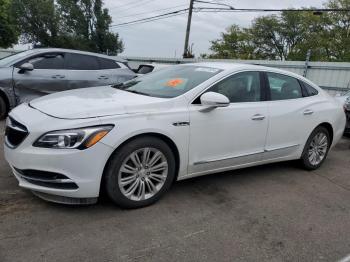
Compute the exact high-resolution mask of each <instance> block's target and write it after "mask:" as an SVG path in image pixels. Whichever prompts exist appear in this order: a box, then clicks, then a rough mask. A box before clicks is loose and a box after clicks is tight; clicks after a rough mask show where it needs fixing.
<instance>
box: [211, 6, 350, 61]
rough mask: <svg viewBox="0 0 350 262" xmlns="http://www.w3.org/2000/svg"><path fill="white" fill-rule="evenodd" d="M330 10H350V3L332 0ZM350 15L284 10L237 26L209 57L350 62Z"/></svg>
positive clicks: (223, 36) (215, 44) (215, 45)
mask: <svg viewBox="0 0 350 262" xmlns="http://www.w3.org/2000/svg"><path fill="white" fill-rule="evenodd" d="M325 8H330V9H350V0H330V1H329V2H328V3H326V4H325ZM349 46H350V12H339V11H332V12H324V13H322V15H314V14H313V12H311V11H310V12H308V11H305V12H297V11H295V12H294V11H284V12H281V14H279V15H268V16H261V17H258V18H256V19H255V20H254V21H253V22H252V25H251V27H250V28H240V27H238V26H237V25H233V26H231V27H230V28H228V29H227V30H226V32H225V33H222V34H221V38H220V39H217V40H214V41H212V42H211V47H210V50H211V51H212V52H213V54H211V55H207V57H227V58H243V59H273V60H275V59H278V60H304V59H305V57H306V54H307V52H308V50H311V51H312V55H311V60H317V61H350V48H349Z"/></svg>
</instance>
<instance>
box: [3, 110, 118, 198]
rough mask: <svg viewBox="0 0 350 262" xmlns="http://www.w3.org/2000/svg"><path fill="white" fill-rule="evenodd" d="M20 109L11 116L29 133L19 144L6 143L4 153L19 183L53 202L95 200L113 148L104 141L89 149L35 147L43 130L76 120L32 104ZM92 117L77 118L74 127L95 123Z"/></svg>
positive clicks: (68, 124) (49, 129)
mask: <svg viewBox="0 0 350 262" xmlns="http://www.w3.org/2000/svg"><path fill="white" fill-rule="evenodd" d="M20 107H21V106H20ZM22 108H23V106H22ZM16 109H17V108H16ZM16 109H15V110H14V112H11V113H10V116H11V117H13V118H14V119H16V120H17V121H19V122H20V123H22V124H23V125H25V126H26V127H27V128H28V133H29V134H28V136H27V137H26V138H25V139H24V141H23V142H22V143H21V144H19V145H18V146H17V147H10V146H9V145H8V144H6V143H5V145H4V153H5V159H6V160H7V162H8V163H9V165H10V166H11V168H12V171H13V174H14V175H15V177H16V178H17V180H18V182H19V186H20V187H23V188H26V189H29V190H32V191H35V192H37V195H39V197H41V198H44V199H46V200H49V201H53V202H58V203H67V204H78V203H83V204H84V203H85V204H86V203H92V202H95V201H96V199H97V197H98V196H99V192H100V184H101V178H102V174H103V171H104V167H105V165H106V163H107V161H108V158H109V156H110V155H111V154H112V152H113V148H111V147H110V146H107V145H105V144H104V143H103V142H98V143H97V144H96V145H94V146H92V147H91V148H88V149H85V150H78V149H48V148H38V147H33V146H32V144H33V143H34V141H36V140H37V139H38V137H40V136H41V135H42V134H43V133H46V132H47V131H51V130H58V129H59V128H62V129H65V128H66V127H67V126H72V122H71V121H67V120H62V119H55V118H52V117H49V116H47V115H45V114H42V113H40V112H39V111H36V110H34V109H33V110H32V109H30V108H28V107H27V108H26V110H20V108H19V109H17V110H16ZM20 113H21V114H20ZM27 119H30V122H29V120H27ZM88 121H90V120H81V121H80V122H79V121H75V122H74V125H75V126H73V127H72V128H74V127H76V126H77V127H78V126H89V125H91V123H89V122H88ZM33 123H34V124H33ZM95 123H96V120H95ZM55 174H56V176H55ZM49 196H51V197H49Z"/></svg>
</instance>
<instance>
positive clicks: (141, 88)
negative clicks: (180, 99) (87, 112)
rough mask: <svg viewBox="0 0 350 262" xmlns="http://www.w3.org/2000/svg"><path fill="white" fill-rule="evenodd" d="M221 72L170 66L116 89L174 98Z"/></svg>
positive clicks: (209, 68) (190, 66)
mask: <svg viewBox="0 0 350 262" xmlns="http://www.w3.org/2000/svg"><path fill="white" fill-rule="evenodd" d="M221 71H222V70H220V69H218V68H211V67H203V66H194V65H177V66H170V67H167V68H164V69H163V70H159V71H156V72H153V73H152V74H147V75H144V76H140V77H137V78H135V79H133V80H130V81H127V82H125V83H123V84H118V85H115V86H114V87H115V88H118V89H121V90H125V91H128V92H133V93H138V94H143V95H147V96H153V97H163V98H173V97H177V96H179V95H182V94H184V93H186V92H188V91H189V90H191V89H193V88H195V87H196V86H198V85H200V84H202V83H203V82H205V81H207V80H208V79H209V78H212V77H213V76H215V75H216V74H218V73H219V72H221Z"/></svg>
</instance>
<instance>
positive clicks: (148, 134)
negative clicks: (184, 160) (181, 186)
mask: <svg viewBox="0 0 350 262" xmlns="http://www.w3.org/2000/svg"><path fill="white" fill-rule="evenodd" d="M140 137H155V138H158V139H160V140H162V141H164V142H165V143H166V144H167V145H168V146H169V147H170V149H171V151H172V152H173V154H174V157H175V179H174V181H176V180H177V177H178V175H179V168H180V153H179V149H178V147H177V145H176V144H175V142H174V141H173V140H172V139H171V138H170V137H169V136H167V135H164V134H162V133H157V132H146V133H142V134H137V135H134V136H131V137H129V138H128V139H126V140H125V141H123V142H122V143H121V144H119V145H118V147H117V148H116V149H114V150H113V152H112V153H111V155H110V156H109V158H108V160H107V162H106V164H105V166H104V168H103V173H102V178H101V182H100V193H101V191H104V190H105V189H104V187H103V185H104V178H105V173H106V168H107V166H108V164H109V162H110V160H111V158H112V157H113V155H114V154H115V153H116V152H118V151H119V150H120V149H121V148H122V147H123V146H124V145H126V144H127V143H129V142H130V141H132V140H134V139H137V138H140Z"/></svg>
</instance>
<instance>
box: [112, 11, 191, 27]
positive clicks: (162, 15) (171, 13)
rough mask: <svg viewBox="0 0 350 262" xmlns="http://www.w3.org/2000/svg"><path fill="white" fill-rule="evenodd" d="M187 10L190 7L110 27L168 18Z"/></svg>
mask: <svg viewBox="0 0 350 262" xmlns="http://www.w3.org/2000/svg"><path fill="white" fill-rule="evenodd" d="M187 11H188V8H185V9H181V10H176V11H173V12H168V13H164V14H160V15H155V16H151V17H146V18H142V19H137V20H133V21H128V22H124V23H119V24H114V25H111V26H110V27H119V26H124V25H130V24H135V23H140V22H141V23H142V22H148V20H153V19H156V18H163V17H166V18H168V17H167V16H169V15H174V14H182V13H185V12H187ZM157 20H158V19H157Z"/></svg>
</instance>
